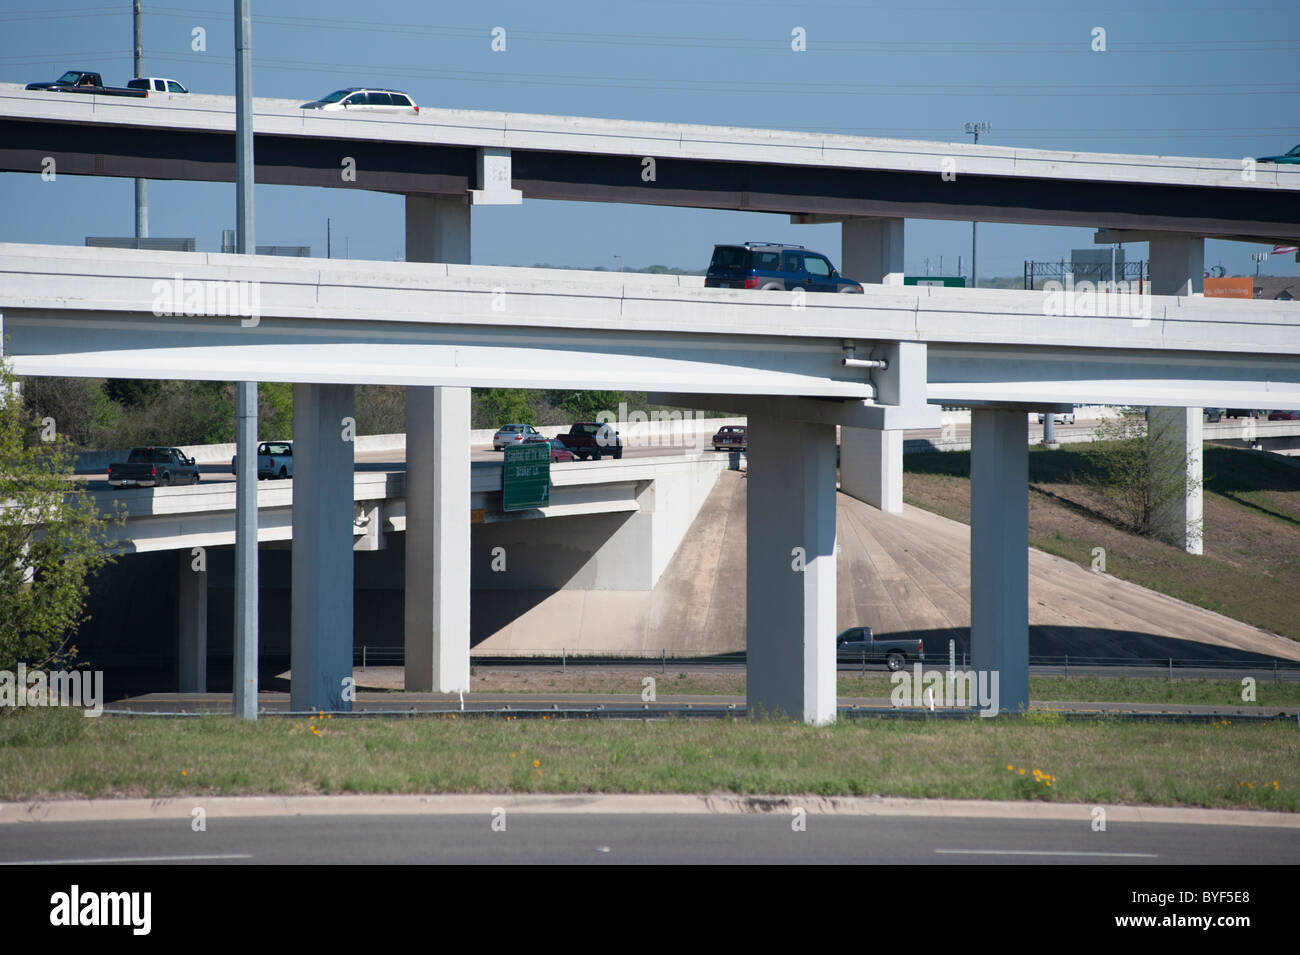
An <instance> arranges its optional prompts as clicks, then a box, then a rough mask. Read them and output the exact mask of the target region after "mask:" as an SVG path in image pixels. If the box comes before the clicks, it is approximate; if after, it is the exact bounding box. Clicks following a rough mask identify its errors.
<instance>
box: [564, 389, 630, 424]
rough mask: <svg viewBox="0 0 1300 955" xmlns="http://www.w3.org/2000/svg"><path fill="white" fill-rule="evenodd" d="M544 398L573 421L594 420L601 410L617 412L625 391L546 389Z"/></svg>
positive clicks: (625, 394) (625, 393)
mask: <svg viewBox="0 0 1300 955" xmlns="http://www.w3.org/2000/svg"><path fill="white" fill-rule="evenodd" d="M544 394H545V397H546V400H547V401H548V402H550V403H551V404H552V405H554V406H555V407H557V408H561V409H563V410H564V411H565V412H567V413H568V415H569V417H570V418H572V419H573V420H575V421H595V420H596V415H598V414H600V412H602V411H606V412H609V413H610V414H613V415H617V414H618V406H619V404H620V402H625V401H627V392H625V391H547V392H544Z"/></svg>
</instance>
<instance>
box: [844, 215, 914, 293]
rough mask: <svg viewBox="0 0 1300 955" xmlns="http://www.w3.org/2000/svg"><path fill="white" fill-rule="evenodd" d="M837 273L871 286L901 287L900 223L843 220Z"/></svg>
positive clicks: (901, 249) (886, 220)
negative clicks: (868, 283) (838, 270)
mask: <svg viewBox="0 0 1300 955" xmlns="http://www.w3.org/2000/svg"><path fill="white" fill-rule="evenodd" d="M840 272H841V273H842V274H843V275H845V276H846V277H848V278H851V279H855V280H857V281H859V282H864V283H865V282H870V283H872V284H873V285H902V284H903V220H902V219H846V220H845V221H844V222H843V223H841V224H840Z"/></svg>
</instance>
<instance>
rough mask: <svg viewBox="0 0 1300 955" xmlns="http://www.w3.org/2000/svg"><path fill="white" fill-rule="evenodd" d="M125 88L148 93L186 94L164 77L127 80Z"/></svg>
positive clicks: (178, 84) (140, 77) (172, 81)
mask: <svg viewBox="0 0 1300 955" xmlns="http://www.w3.org/2000/svg"><path fill="white" fill-rule="evenodd" d="M126 88H127V89H131V90H146V91H147V92H150V93H188V92H189V90H187V89H186V88H185V87H184V86H181V84H180V83H177V82H176V81H175V80H169V79H167V78H166V77H165V76H137V77H136V78H135V79H133V80H127V82H126Z"/></svg>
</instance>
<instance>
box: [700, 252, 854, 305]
mask: <svg viewBox="0 0 1300 955" xmlns="http://www.w3.org/2000/svg"><path fill="white" fill-rule="evenodd" d="M704 287H705V288H752V289H761V290H764V291H794V290H795V289H797V288H801V289H803V290H804V291H805V292H853V293H861V292H862V285H861V284H860V283H858V282H855V281H853V280H852V279H848V278H845V277H844V276H842V275H840V273H839V272H837V271H836V269H835V266H834V265H832V264H831V260H830V259H828V258H826V256H824V255H822V254H821V253H820V252H813V251H812V250H811V249H806V248H804V247H803V246H802V245H786V244H784V243H780V242H745V243H743V244H741V245H715V246H714V247H713V258H712V260H710V262H709V271H708V273H707V274H706V275H705V277H704Z"/></svg>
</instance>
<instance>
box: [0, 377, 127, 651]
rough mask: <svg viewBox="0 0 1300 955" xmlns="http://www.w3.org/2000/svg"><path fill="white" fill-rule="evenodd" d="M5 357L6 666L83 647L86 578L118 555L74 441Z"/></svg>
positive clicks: (0, 450) (2, 643) (0, 543)
mask: <svg viewBox="0 0 1300 955" xmlns="http://www.w3.org/2000/svg"><path fill="white" fill-rule="evenodd" d="M17 385H18V379H17V378H16V377H15V376H14V375H13V373H12V370H11V369H10V367H9V364H8V362H6V361H5V360H4V359H3V358H0V670H13V669H14V668H15V666H16V665H17V664H18V663H19V662H24V663H27V664H30V665H31V666H33V667H48V666H51V665H53V664H57V663H58V661H59V660H61V659H65V658H67V657H70V656H72V655H73V654H75V652H76V651H75V648H71V647H68V646H67V641H68V639H69V638H70V636H71V635H72V634H73V633H74V632H75V630H76V628H77V626H78V625H79V624H80V623H81V622H82V620H84V619H85V616H84V611H83V605H84V603H85V598H86V593H87V590H88V588H87V585H86V581H87V580H88V579H89V578H90V577H91V576H92V575H93V574H94V573H95V572H96V571H98V570H99V569H100V568H101V567H103V566H104V565H105V564H106V563H108V562H110V561H111V560H112V558H111V556H110V555H109V540H108V527H109V524H110V522H111V521H113V520H116V521H117V522H118V523H120V521H121V519H122V518H121V517H120V515H118V516H116V518H108V519H106V518H105V517H104V516H102V515H101V514H100V513H99V511H98V510H97V508H96V507H95V503H94V502H93V501H92V500H91V499H90V498H89V496H88V495H87V494H86V490H85V487H84V486H83V485H80V484H78V483H77V482H76V481H73V480H71V478H72V473H73V472H72V461H73V459H72V453H71V442H70V441H68V439H67V438H66V437H64V436H62V435H57V434H51V433H50V432H49V430H48V429H47V428H42V426H41V422H40V419H39V418H38V417H37V416H36V415H34V414H32V413H31V412H29V411H28V410H27V409H26V407H25V405H24V403H23V400H22V397H21V395H20V393H19V391H18V387H17Z"/></svg>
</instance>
